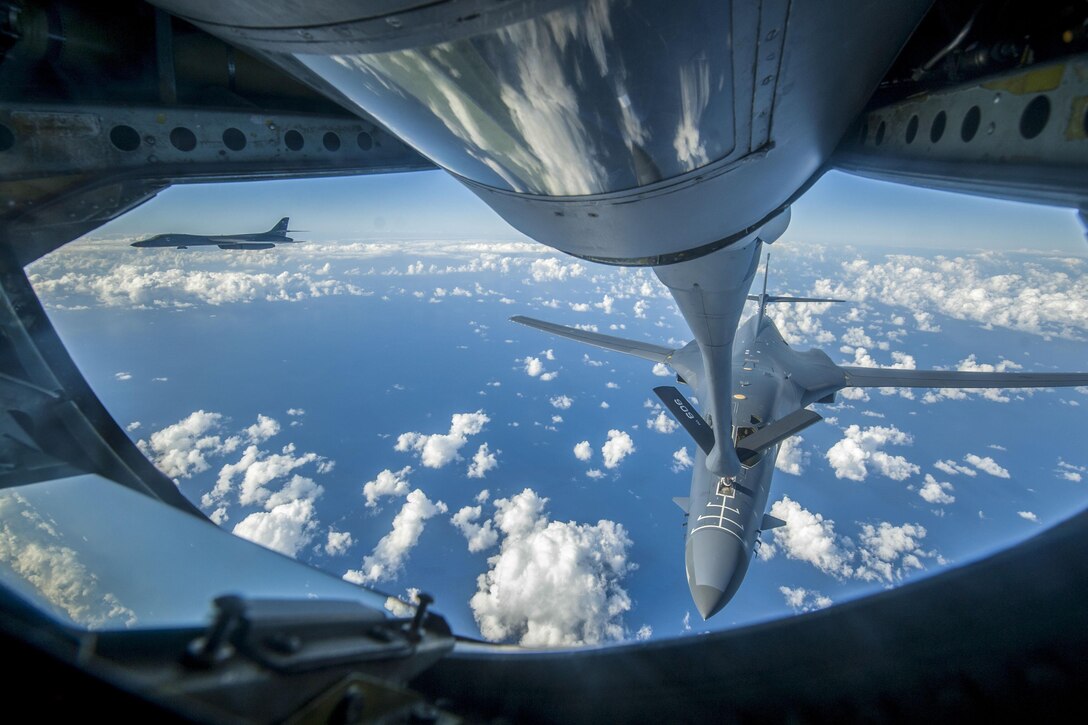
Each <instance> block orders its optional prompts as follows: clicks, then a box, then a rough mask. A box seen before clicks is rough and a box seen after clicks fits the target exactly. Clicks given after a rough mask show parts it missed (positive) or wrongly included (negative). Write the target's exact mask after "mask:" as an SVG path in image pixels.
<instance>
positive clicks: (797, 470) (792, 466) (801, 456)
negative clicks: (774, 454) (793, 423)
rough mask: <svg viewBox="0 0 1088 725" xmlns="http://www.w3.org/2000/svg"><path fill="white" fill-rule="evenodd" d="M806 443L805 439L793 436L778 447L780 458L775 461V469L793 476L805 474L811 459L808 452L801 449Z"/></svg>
mask: <svg viewBox="0 0 1088 725" xmlns="http://www.w3.org/2000/svg"><path fill="white" fill-rule="evenodd" d="M804 442H805V439H804V438H802V437H801V436H791V437H789V438H787V439H786V440H784V441H782V443H781V444H779V446H778V458H777V459H775V462H774V467H775V468H776V469H777V470H779V471H782V472H783V473H788V474H790V475H791V476H800V475H801V474H802V473H804V471H805V466H806V465H808V459H809V454H808V451H806V450H804V449H803V448H801V444H802V443H804Z"/></svg>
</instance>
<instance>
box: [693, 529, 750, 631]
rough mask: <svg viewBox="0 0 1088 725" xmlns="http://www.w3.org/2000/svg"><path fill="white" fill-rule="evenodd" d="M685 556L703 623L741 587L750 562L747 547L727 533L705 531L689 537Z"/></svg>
mask: <svg viewBox="0 0 1088 725" xmlns="http://www.w3.org/2000/svg"><path fill="white" fill-rule="evenodd" d="M726 525H728V524H726ZM684 554H685V556H684V559H685V562H684V563H685V564H686V568H687V574H688V588H689V589H690V590H691V598H692V600H693V601H694V602H695V608H696V609H698V610H699V614H700V615H702V617H703V619H704V620H706V619H710V618H711V617H712V616H714V615H715V614H717V613H718V612H720V611H721V610H722V608H723V607H724V606H725V605H726V604H728V603H729V600H730V599H732V598H733V595H734V594H735V593H736V591H737V588H738V587H739V586H740V579H741V578H743V576H744V570H745V569H746V568H747V567H746V566H745V564H746V563H747V561H748V559H747V557H746V556H745V552H744V545H743V544H742V543H741V542H740V540H739V539H738V538H737V537H735V536H733V535H732V534H731V533H730V532H728V531H725V530H723V529H719V528H717V527H714V528H705V529H702V530H701V531H696V532H694V533H693V534H691V536H689V537H688V541H687V546H686V547H685V552H684Z"/></svg>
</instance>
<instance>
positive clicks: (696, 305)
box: [511, 213, 1088, 619]
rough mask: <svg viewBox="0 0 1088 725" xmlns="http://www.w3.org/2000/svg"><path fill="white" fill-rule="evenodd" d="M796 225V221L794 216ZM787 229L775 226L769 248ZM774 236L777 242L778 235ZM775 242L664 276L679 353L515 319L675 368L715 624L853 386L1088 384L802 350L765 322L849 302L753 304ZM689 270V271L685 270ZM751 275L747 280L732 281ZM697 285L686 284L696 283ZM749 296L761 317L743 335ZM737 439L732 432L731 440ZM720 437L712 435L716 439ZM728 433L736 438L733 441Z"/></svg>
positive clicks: (768, 299) (664, 271)
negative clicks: (773, 508)
mask: <svg viewBox="0 0 1088 725" xmlns="http://www.w3.org/2000/svg"><path fill="white" fill-rule="evenodd" d="M785 216H786V220H785V221H787V222H788V213H787V214H786V215H785ZM784 229H785V226H784V224H781V223H779V224H778V225H776V228H774V229H769V228H765V230H764V232H765V233H767V238H768V240H773V239H774V238H775V237H776V236H777V234H780V233H781V231H783V230H784ZM771 234H774V236H770V235H771ZM763 241H764V240H763V239H761V238H758V237H756V238H753V239H752V240H751V241H749V242H748V243H746V244H744V245H743V246H742V247H740V248H731V249H728V250H722V251H719V252H716V253H714V254H712V255H708V256H707V257H704V258H702V259H699V260H697V261H695V262H688V263H682V264H679V265H670V266H669V267H664V268H655V270H654V271H655V272H656V273H657V275H658V277H659V278H660V279H661V280H662V282H664V283H665V284H666V285H667V286H669V288H670V291H671V292H672V294H673V297H674V299H675V300H676V303H677V305H678V307H679V309H680V312H681V314H682V315H683V316H684V318H685V320H686V321H687V322H688V325H689V326H690V327H691V329H692V332H693V335H694V337H695V339H694V340H693V341H691V342H689V343H688V344H687V345H685V346H684V347H682V348H679V349H676V350H673V349H669V348H666V347H661V346H657V345H651V344H647V343H644V342H639V341H635V340H624V339H622V338H618V337H614V336H611V335H602V334H598V333H593V332H587V331H583V330H579V329H576V328H570V327H565V326H563V325H555V324H552V323H548V322H541V321H539V320H534V319H532V318H528V317H521V316H518V317H513V318H511V319H512V320H513V321H514V322H518V323H521V324H524V325H528V326H530V327H534V328H537V329H540V330H543V331H545V332H550V333H552V334H555V335H560V336H562V337H566V338H569V339H572V340H577V341H578V342H583V343H587V344H590V345H595V346H597V347H602V348H605V349H608V350H613V351H616V352H622V353H626V354H629V355H635V356H637V357H641V358H644V359H647V360H652V361H654V362H660V363H664V364H666V365H668V366H669V367H670V368H672V370H673V371H674V372H676V374H677V380H678V382H684V383H686V384H687V385H688V386H690V388H691V390H692V392H693V393H694V398H693V401H698V404H699V406H700V407H702V409H703V410H704V411H706V412H707V415H706V417H705V418H703V417H701V416H700V414H699V412H697V411H696V409H695V405H693V403H692V402H689V401H688V400H687V399H685V398H684V396H683V395H682V394H680V392H679V391H677V390H676V389H675V388H671V387H659V388H655V390H654V392H655V393H657V394H658V396H659V397H660V398H661V399H662V401H663V402H664V403H665V405H666V407H668V408H669V410H670V412H671V413H672V414H673V415H674V416H676V418H677V420H679V421H680V423H681V424H682V425H683V426H684V428H685V430H687V431H688V432H689V433H690V434H692V437H693V438H694V439H695V441H696V444H697V445H696V446H695V449H696V456H695V461H694V471H693V474H692V479H691V490H690V493H689V494H688V496H687V497H686V498H681V497H678V498H675V499H673V500H674V501H675V502H676V503H677V505H679V506H680V508H681V509H682V510H683V511H684V513H685V514H686V517H687V534H686V541H685V547H684V564H685V569H686V571H687V580H688V587H689V589H690V590H691V597H692V599H693V600H694V602H695V606H696V608H697V609H698V610H699V614H701V615H702V617H703V619H709V618H710V617H711V616H713V615H714V614H716V613H717V612H719V611H721V609H722V608H723V607H724V606H725V605H726V604H728V602H729V601H730V600H731V599H732V598H733V596H734V595H735V594H736V593H737V590H738V589H739V588H740V585H741V582H742V581H743V580H744V576H745V574H746V573H747V571H748V566H749V563H750V562H751V559H752V554H753V553H754V552H755V550H756V546H757V542H758V540H759V536H760V533H761V532H762V531H766V530H769V529H772V528H775V527H777V526H782V525H784V524H785V522H784V521H781V520H779V519H776V518H774V517H773V516H770V515H768V514H767V513H766V509H767V501H768V498H769V496H770V489H771V478H772V474H773V473H774V467H775V460H776V459H777V457H778V451H779V447H780V446H781V443H782V441H784V440H785V439H786V438H788V437H789V436H791V435H794V434H795V433H797V432H799V431H800V430H802V429H804V428H806V427H807V426H809V425H812V424H813V423H816V422H817V421H819V420H821V417H820V415H819V414H817V413H815V412H813V411H812V410H809V409H808V408H807V406H809V405H811V404H813V403H819V402H824V403H830V402H832V401H833V400H834V396H835V393H836V392H838V391H839V390H842V389H843V388H848V387H863V388H864V387H935V388H1018V387H1060V386H1073V385H1088V373H976V372H960V371H945V370H899V369H886V368H858V367H846V366H839V365H836V364H835V363H834V362H832V360H831V358H830V357H828V356H827V354H826V353H824V352H823V351H822V350H816V349H812V350H807V351H800V350H795V349H794V348H792V347H791V346H790V345H789V344H787V343H786V342H785V341H784V340H783V339H782V335H781V334H780V333H779V331H778V328H777V327H776V326H775V324H774V321H773V320H771V318H769V317H768V316H767V315H766V314H765V313H766V309H767V305H768V304H778V303H788V304H799V303H807V302H841V301H842V300H829V299H821V298H811V297H778V296H773V295H768V294H767V277H766V268H765V272H764V280H763V292H762V293H761V294H759V295H748V294H747V292H748V289H749V287H750V286H751V283H752V280H753V277H754V275H755V272H756V267H757V266H758V262H759V257H760V252H761V249H762V245H763ZM682 267H688V269H678V268H682ZM738 269H744V270H745V271H744V272H743V273H742V274H735V275H734V276H732V277H731V276H730V272H735V271H736V270H738ZM685 280H686V281H685ZM746 299H751V300H754V301H756V302H758V304H759V307H758V312H757V313H756V314H755V315H753V316H752V317H750V318H748V320H746V321H745V322H744V324H742V325H740V326H739V329H738V326H737V322H738V320H739V318H740V315H741V313H742V311H743V307H744V303H745V300H746ZM726 431H728V433H727V434H726ZM711 436H712V437H711ZM726 436H728V437H726Z"/></svg>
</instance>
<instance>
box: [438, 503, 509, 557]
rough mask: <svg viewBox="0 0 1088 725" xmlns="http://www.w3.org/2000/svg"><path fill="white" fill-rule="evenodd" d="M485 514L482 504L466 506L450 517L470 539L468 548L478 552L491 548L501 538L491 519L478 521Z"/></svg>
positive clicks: (451, 521)
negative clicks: (481, 522) (480, 522)
mask: <svg viewBox="0 0 1088 725" xmlns="http://www.w3.org/2000/svg"><path fill="white" fill-rule="evenodd" d="M481 515H483V507H482V506H465V507H463V508H462V509H461V510H460V511H458V512H457V513H455V514H454V515H453V516H451V517H450V523H451V524H453V525H454V526H456V527H457V529H458V530H459V531H460V532H461V533H462V534H464V537H465V539H466V540H467V541H468V550H469V551H471V552H473V553H476V552H477V551H483V550H484V549H490V548H491V547H492V546H494V545H495V544H496V543H498V540H499V532H498V531H496V530H495V527H494V526H493V525H492V522H491V519H488V520H486V521H484V522H483V524H479V523H477V521H478V520H479V518H480V516H481Z"/></svg>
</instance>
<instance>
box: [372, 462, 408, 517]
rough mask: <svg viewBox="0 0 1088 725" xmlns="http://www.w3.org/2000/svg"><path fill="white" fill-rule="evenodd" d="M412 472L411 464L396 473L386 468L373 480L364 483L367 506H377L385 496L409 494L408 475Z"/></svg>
mask: <svg viewBox="0 0 1088 725" xmlns="http://www.w3.org/2000/svg"><path fill="white" fill-rule="evenodd" d="M411 473H412V467H411V466H405V467H404V468H402V469H400V470H399V471H397V472H396V473H394V472H393V471H392V470H390V469H388V468H386V469H385V470H384V471H382V472H381V473H379V474H378V475H377V476H375V477H374V480H373V481H367V482H366V483H364V484H363V496H364V497H365V498H366V505H367V507H368V508H376V507H377V506H378V501H380V500H381V499H382V498H383V497H385V496H407V495H408V476H409V474H411Z"/></svg>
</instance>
